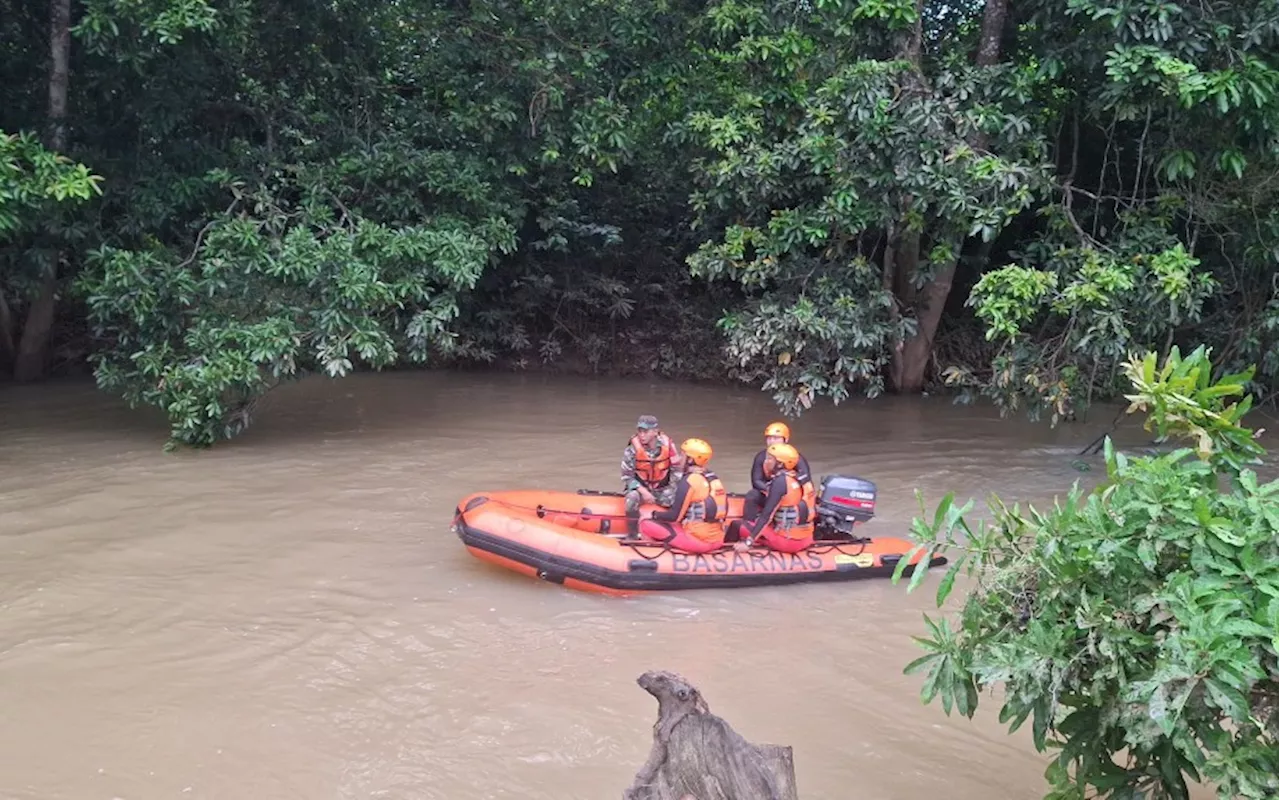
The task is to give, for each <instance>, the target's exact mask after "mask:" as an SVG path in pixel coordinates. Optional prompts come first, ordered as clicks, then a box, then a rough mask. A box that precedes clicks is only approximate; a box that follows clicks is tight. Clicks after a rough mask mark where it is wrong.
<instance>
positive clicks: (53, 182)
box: [0, 130, 102, 241]
mask: <svg viewBox="0 0 1280 800" xmlns="http://www.w3.org/2000/svg"><path fill="white" fill-rule="evenodd" d="M101 183H102V176H101V175H95V174H93V173H92V172H90V171H89V168H88V167H87V166H85V165H84V164H77V163H75V162H73V161H72V160H71V159H69V158H67V157H66V156H65V155H62V154H61V153H53V152H50V151H49V150H46V149H45V148H44V147H43V146H42V145H41V144H40V142H39V140H38V139H37V138H36V136H35V134H33V133H31V132H30V131H21V132H19V133H5V132H4V131H2V130H0V241H4V240H5V239H6V238H8V237H10V236H13V235H14V234H15V233H17V232H18V231H19V230H21V229H22V228H23V227H24V221H25V219H26V218H28V217H31V216H35V215H37V214H39V213H41V212H45V213H47V209H48V206H49V205H50V204H52V203H62V202H65V201H67V200H73V201H75V200H88V199H89V198H91V197H93V196H95V195H100V194H102V187H101Z"/></svg>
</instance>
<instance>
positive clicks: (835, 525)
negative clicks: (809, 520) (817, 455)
mask: <svg viewBox="0 0 1280 800" xmlns="http://www.w3.org/2000/svg"><path fill="white" fill-rule="evenodd" d="M875 515H876V485H875V484H874V483H872V482H871V481H868V480H864V479H862V478H859V477H857V476H855V475H827V476H826V477H824V478H823V479H822V483H821V484H819V486H818V508H817V520H816V522H817V523H818V527H820V528H826V529H828V530H830V531H832V532H835V533H841V534H846V535H852V534H853V528H854V526H855V525H859V524H861V523H863V522H866V521H867V520H869V519H871V518H872V517H874V516H875Z"/></svg>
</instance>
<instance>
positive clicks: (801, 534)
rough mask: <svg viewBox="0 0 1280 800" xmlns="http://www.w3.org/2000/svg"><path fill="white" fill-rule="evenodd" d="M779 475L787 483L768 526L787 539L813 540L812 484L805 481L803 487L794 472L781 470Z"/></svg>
mask: <svg viewBox="0 0 1280 800" xmlns="http://www.w3.org/2000/svg"><path fill="white" fill-rule="evenodd" d="M781 474H782V476H783V478H785V479H786V481H787V492H786V494H784V495H783V496H782V500H781V502H779V503H778V508H777V509H776V510H775V511H774V512H773V519H772V520H770V524H771V525H772V526H773V529H774V530H775V531H777V532H778V533H779V534H781V535H782V536H785V537H786V538H788V539H811V538H813V497H814V491H813V484H812V483H811V482H809V481H805V483H804V485H801V484H800V481H799V480H797V479H796V474H795V471H794V470H789V469H788V470H783V471H782V473H781Z"/></svg>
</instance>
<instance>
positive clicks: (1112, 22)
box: [944, 0, 1280, 423]
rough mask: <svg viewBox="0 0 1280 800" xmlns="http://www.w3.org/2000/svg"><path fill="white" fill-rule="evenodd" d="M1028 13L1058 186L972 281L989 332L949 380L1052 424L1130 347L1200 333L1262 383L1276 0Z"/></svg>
mask: <svg viewBox="0 0 1280 800" xmlns="http://www.w3.org/2000/svg"><path fill="white" fill-rule="evenodd" d="M1026 13H1027V17H1026V19H1025V23H1024V27H1023V28H1022V33H1023V36H1022V37H1020V38H1021V39H1022V46H1023V52H1024V54H1025V55H1024V58H1026V59H1027V60H1028V62H1029V63H1031V64H1034V65H1035V67H1036V73H1035V74H1036V81H1035V86H1036V88H1035V90H1034V92H1033V94H1034V95H1035V97H1036V100H1037V102H1040V103H1043V104H1044V105H1045V108H1046V110H1047V111H1048V112H1049V113H1051V114H1052V115H1053V117H1054V118H1056V119H1057V124H1058V125H1059V127H1060V129H1061V131H1062V133H1061V134H1060V135H1059V136H1058V143H1057V149H1058V153H1057V161H1058V163H1059V164H1060V165H1061V166H1060V172H1061V176H1060V178H1059V183H1060V186H1059V189H1058V191H1057V194H1058V198H1059V199H1058V202H1054V203H1048V204H1045V205H1044V206H1042V207H1041V208H1039V209H1038V210H1037V216H1038V217H1039V218H1040V219H1041V220H1042V222H1043V228H1042V230H1040V231H1039V232H1038V233H1037V234H1036V235H1035V236H1032V237H1029V238H1028V239H1027V240H1026V241H1024V242H1021V243H1019V244H1017V245H1015V246H1014V247H1013V248H1012V251H1011V252H1010V254H1009V255H1010V257H1011V261H1012V262H1013V263H1012V264H1008V265H1004V266H1002V267H1001V268H999V269H997V270H994V271H992V272H988V273H987V274H985V275H983V276H982V277H981V279H980V280H979V281H978V282H977V284H976V286H975V289H974V291H973V293H972V294H971V295H970V297H969V298H968V300H969V305H971V306H972V307H974V308H975V309H976V311H977V314H978V316H979V317H980V318H981V319H982V321H983V322H984V324H985V326H986V330H985V334H986V338H987V339H988V340H992V339H995V340H996V341H997V342H998V346H997V347H996V348H995V349H994V350H988V351H986V352H984V354H983V356H982V357H979V358H975V359H972V360H970V361H968V362H967V363H964V362H961V363H953V364H951V365H949V367H948V368H947V369H945V370H944V378H945V380H946V382H947V383H948V384H949V385H951V386H953V387H956V388H959V389H962V390H963V391H962V395H961V398H962V399H963V400H969V399H971V398H972V397H973V396H974V395H977V394H981V395H985V396H987V397H988V398H990V399H992V400H993V401H994V402H996V403H997V404H998V405H999V406H1000V407H1001V408H1002V410H1004V411H1006V412H1008V411H1012V410H1014V409H1017V408H1020V407H1023V406H1025V407H1026V408H1027V409H1028V410H1029V411H1030V412H1031V414H1032V415H1033V416H1036V415H1039V414H1040V413H1043V412H1044V411H1045V410H1046V409H1048V410H1050V411H1051V413H1052V419H1053V421H1054V422H1055V423H1056V422H1057V421H1058V420H1059V419H1062V418H1068V419H1070V418H1073V417H1074V416H1075V415H1076V412H1077V411H1078V410H1081V409H1084V408H1087V406H1088V405H1089V404H1090V402H1091V401H1092V400H1093V399H1094V398H1096V397H1103V398H1112V397H1115V396H1116V395H1117V394H1119V393H1121V392H1123V391H1124V385H1123V379H1122V377H1121V374H1120V367H1121V363H1122V361H1123V359H1124V354H1125V353H1126V352H1128V351H1129V350H1131V349H1138V350H1148V349H1149V350H1155V351H1157V352H1160V353H1167V352H1168V351H1169V349H1170V347H1171V346H1172V345H1173V344H1175V343H1182V344H1184V345H1188V346H1195V345H1196V344H1199V343H1206V344H1209V345H1212V346H1214V347H1215V348H1216V350H1217V351H1218V352H1220V353H1221V356H1220V359H1219V360H1220V362H1221V363H1222V365H1223V368H1224V369H1226V370H1228V371H1242V370H1243V369H1244V368H1245V365H1247V364H1254V365H1256V366H1257V367H1258V369H1257V374H1256V375H1255V376H1254V378H1253V379H1252V380H1251V382H1250V383H1249V384H1248V385H1247V390H1248V391H1250V392H1252V393H1254V394H1255V395H1257V396H1259V397H1268V396H1274V392H1275V387H1276V381H1277V369H1276V352H1275V351H1276V346H1275V338H1276V337H1275V336H1274V335H1271V336H1266V335H1263V331H1269V330H1272V329H1274V324H1275V323H1274V318H1275V316H1276V315H1275V312H1274V309H1275V307H1276V298H1277V282H1276V279H1275V276H1276V273H1277V270H1278V269H1280V263H1277V261H1276V252H1277V246H1276V245H1277V227H1276V226H1277V205H1276V199H1277V188H1276V176H1277V162H1276V148H1275V140H1276V135H1277V117H1278V115H1280V107H1278V106H1277V95H1278V91H1277V87H1278V86H1280V73H1278V72H1277V70H1276V46H1277V45H1276V17H1275V9H1274V8H1270V7H1269V6H1267V5H1265V4H1248V3H1239V4H1226V3H1220V4H1193V3H1180V2H1150V3H1136V4H1135V3H1128V4H1125V3H1119V4H1117V3H1111V2H1107V1H1106V0H1101V1H1099V0H1070V2H1067V3H1065V4H1064V3H1061V2H1057V1H1056V0H1037V2H1034V3H1031V4H1029V5H1028V6H1027V12H1026ZM1067 29H1077V30H1079V31H1080V34H1079V37H1075V36H1072V37H1064V36H1063V35H1062V31H1063V30H1067ZM1033 275H1034V277H1033ZM1032 281H1034V282H1032ZM1047 283H1052V290H1050V288H1048V287H1047V286H1046V284H1047ZM1041 287H1045V288H1041ZM1024 298H1025V300H1026V302H1027V303H1029V307H1026V308H1023V307H1022V306H1021V303H1022V302H1023V299H1024ZM1033 312H1034V313H1033Z"/></svg>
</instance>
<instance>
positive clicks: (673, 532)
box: [640, 439, 729, 553]
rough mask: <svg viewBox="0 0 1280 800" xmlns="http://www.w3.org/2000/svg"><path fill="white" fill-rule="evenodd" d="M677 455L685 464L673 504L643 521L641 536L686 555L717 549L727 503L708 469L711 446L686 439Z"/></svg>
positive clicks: (720, 543)
mask: <svg viewBox="0 0 1280 800" xmlns="http://www.w3.org/2000/svg"><path fill="white" fill-rule="evenodd" d="M680 452H681V453H683V454H684V456H685V458H686V459H687V461H686V466H685V474H684V476H683V478H682V479H681V480H680V483H679V485H677V487H676V493H675V497H674V498H673V502H672V503H671V506H670V507H669V508H666V509H663V510H662V511H656V512H654V514H653V516H651V517H649V518H648V519H646V520H644V521H642V522H641V523H640V535H641V536H643V537H644V538H646V539H650V540H652V541H655V542H662V543H663V544H667V545H670V546H671V547H672V548H673V549H676V550H683V551H685V552H687V553H709V552H712V551H713V550H718V549H719V548H720V546H721V545H722V544H724V514H725V511H726V510H727V509H728V506H729V504H728V499H727V498H728V493H727V492H726V491H725V488H724V484H723V483H722V482H721V481H720V478H719V477H718V476H717V475H716V474H715V473H714V472H711V471H710V470H708V469H707V462H709V461H710V460H711V445H709V444H707V443H706V442H705V441H703V440H702V439H685V440H684V442H683V443H681V445H680Z"/></svg>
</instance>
